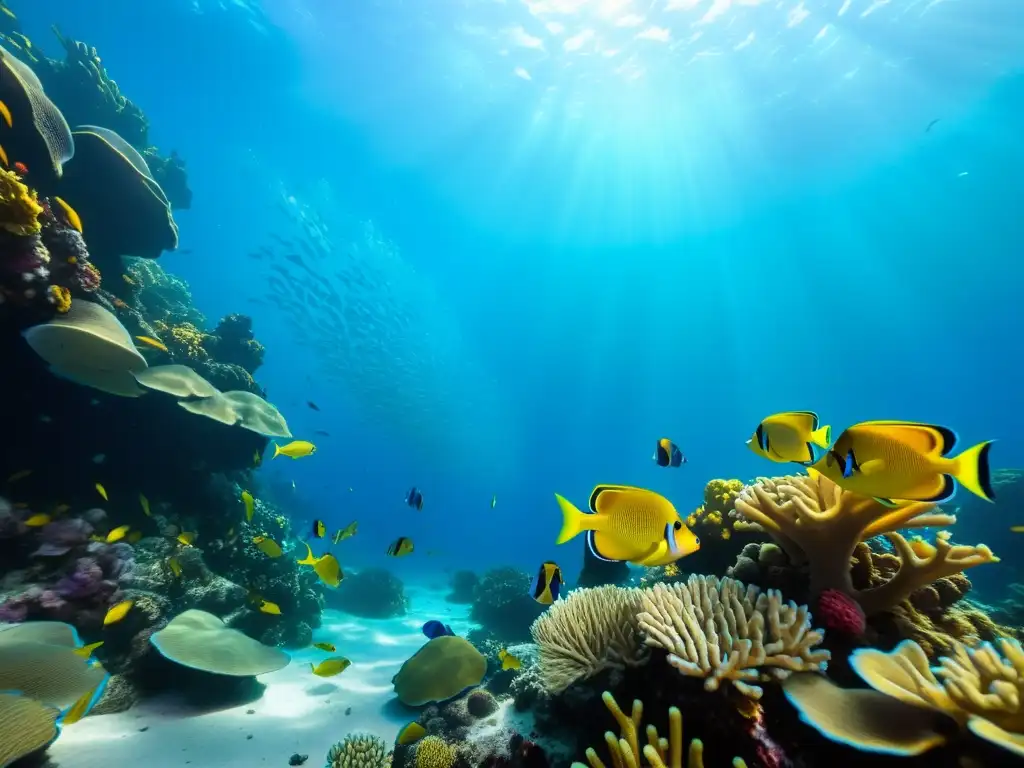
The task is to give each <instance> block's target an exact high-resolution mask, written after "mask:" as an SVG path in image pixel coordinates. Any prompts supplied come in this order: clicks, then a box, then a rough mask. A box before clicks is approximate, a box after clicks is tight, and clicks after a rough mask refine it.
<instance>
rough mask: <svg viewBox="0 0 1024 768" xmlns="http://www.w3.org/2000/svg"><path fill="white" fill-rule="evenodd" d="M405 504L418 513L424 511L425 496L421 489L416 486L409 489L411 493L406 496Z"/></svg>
mask: <svg viewBox="0 0 1024 768" xmlns="http://www.w3.org/2000/svg"><path fill="white" fill-rule="evenodd" d="M405 503H406V504H408V505H409V506H410V507H412V508H413V509H415V510H416V511H418V512H422V511H423V494H422V493H420V489H419V488H416V487H415V486H414V487H412V488H410V489H409V493H408V494H406V496H405Z"/></svg>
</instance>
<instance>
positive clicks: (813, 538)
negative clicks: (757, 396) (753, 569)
mask: <svg viewBox="0 0 1024 768" xmlns="http://www.w3.org/2000/svg"><path fill="white" fill-rule="evenodd" d="M736 512H737V513H739V514H740V515H742V516H743V517H744V518H745V519H746V521H748V523H747V526H748V527H749V524H753V525H756V526H759V527H760V528H762V529H764V530H766V531H767V532H768V533H770V534H771V535H772V537H773V538H774V539H775V540H776V542H777V543H778V545H779V547H781V548H782V550H783V551H784V552H785V553H786V555H787V556H788V558H789V561H790V562H791V563H793V564H796V565H800V564H803V563H807V565H808V569H809V578H810V590H811V596H812V600H817V598H818V596H820V595H821V593H822V592H824V591H825V590H828V589H835V590H838V591H840V592H842V593H844V594H846V595H848V596H849V597H851V598H852V599H854V600H856V601H857V603H858V604H859V605H860V607H861V609H862V610H863V611H864V613H865V615H867V616H871V615H873V614H875V613H878V612H880V611H884V610H887V609H890V608H892V607H893V606H895V605H898V604H899V603H900V602H902V601H903V600H904V599H906V598H907V597H908V596H910V594H911V593H913V592H914V591H915V590H916V589H919V588H920V587H924V586H927V585H929V584H931V583H932V582H934V581H936V580H938V579H941V578H943V577H945V576H952V575H954V574H957V573H960V572H961V571H963V570H965V569H967V568H973V567H974V566H977V565H982V564H984V563H989V562H994V561H995V560H996V558H995V557H994V555H993V554H992V551H991V550H990V549H989V548H988V547H986V546H985V545H983V544H979V545H978V546H973V547H970V546H954V545H953V544H951V543H950V541H949V537H948V536H939V537H937V538H936V540H935V543H934V544H928V543H927V542H924V544H925V545H926V546H918V547H912V546H911V544H910V543H909V542H908V541H907V540H906V539H905V538H904V537H903V536H902V535H901V534H899V533H897V532H896V531H897V530H899V529H904V528H924V527H929V526H946V525H951V524H953V523H954V522H955V521H956V518H955V517H953V516H951V515H945V514H941V513H938V512H935V511H934V505H932V504H925V503H919V502H913V503H907V504H904V505H903V506H900V507H898V508H895V509H891V508H889V507H886V506H884V505H882V504H881V503H880V502H878V501H876V500H874V499H868V498H864V497H862V496H858V495H856V494H853V493H849V492H847V491H843V490H842V489H841V488H839V487H838V486H837V485H835V483H833V482H832V481H831V480H828V479H827V478H825V477H823V476H821V475H819V474H817V473H816V474H815V475H813V476H809V475H808V476H803V475H802V476H788V477H783V478H775V479H762V480H760V481H759V482H757V483H756V484H754V485H752V486H749V487H747V488H745V489H744V491H743V493H741V494H740V496H739V497H738V498H737V499H736ZM734 527H735V528H742V527H743V523H742V522H737V523H736V524H735V525H734ZM879 534H884V535H885V536H886V537H887V538H888V539H889V541H890V542H891V543H892V546H893V547H894V548H895V549H896V551H897V553H898V555H899V568H898V570H897V571H896V572H895V573H894V574H893V575H892V577H891V578H890V579H889V580H888V581H886V582H885V583H883V584H880V585H878V586H875V587H871V588H869V589H866V590H857V589H855V588H854V586H853V579H852V576H851V568H850V563H851V561H852V558H853V553H854V550H855V548H856V546H857V544H858V543H860V542H862V541H865V540H866V539H870V538H871V537H873V536H877V535H879Z"/></svg>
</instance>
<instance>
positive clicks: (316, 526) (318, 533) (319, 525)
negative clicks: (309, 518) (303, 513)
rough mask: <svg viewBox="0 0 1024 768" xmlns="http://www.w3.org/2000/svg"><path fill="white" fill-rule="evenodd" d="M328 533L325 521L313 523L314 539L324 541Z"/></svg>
mask: <svg viewBox="0 0 1024 768" xmlns="http://www.w3.org/2000/svg"><path fill="white" fill-rule="evenodd" d="M326 533H327V526H326V525H324V521H323V520H314V521H313V538H315V539H322V538H323V537H324V536H325V535H326Z"/></svg>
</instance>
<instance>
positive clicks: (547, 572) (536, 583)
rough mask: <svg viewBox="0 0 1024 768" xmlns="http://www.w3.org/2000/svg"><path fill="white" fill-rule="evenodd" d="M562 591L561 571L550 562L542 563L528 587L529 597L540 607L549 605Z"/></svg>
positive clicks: (556, 565) (555, 564)
mask: <svg viewBox="0 0 1024 768" xmlns="http://www.w3.org/2000/svg"><path fill="white" fill-rule="evenodd" d="M561 591H562V569H561V568H559V567H558V564H557V563H553V562H551V561H550V560H549V561H547V562H546V563H542V564H541V566H540V568H539V569H538V570H537V576H536V577H535V578H534V580H533V584H531V585H530V597H532V598H533V599H534V600H536V601H537V602H538V603H540V604H541V605H551V604H552V603H553V602H555V600H557V599H558V596H559V594H560V593H561Z"/></svg>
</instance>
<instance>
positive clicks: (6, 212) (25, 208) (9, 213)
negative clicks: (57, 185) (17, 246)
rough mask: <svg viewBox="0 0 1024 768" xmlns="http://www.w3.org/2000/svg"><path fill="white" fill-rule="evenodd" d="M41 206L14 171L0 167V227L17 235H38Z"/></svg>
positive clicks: (40, 227) (32, 192)
mask: <svg viewBox="0 0 1024 768" xmlns="http://www.w3.org/2000/svg"><path fill="white" fill-rule="evenodd" d="M42 212H43V207H42V206H41V205H40V204H39V199H38V198H37V197H36V193H35V192H34V191H32V190H30V189H29V188H28V187H26V186H25V185H24V184H22V183H21V177H20V176H18V174H16V173H14V171H8V170H5V169H3V168H0V227H2V228H3V229H5V230H6V231H7V232H10V233H11V234H12V235H18V236H19V237H30V236H32V235H38V234H39V231H40V230H41V229H42V224H41V223H40V221H39V216H40V215H41V214H42Z"/></svg>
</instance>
